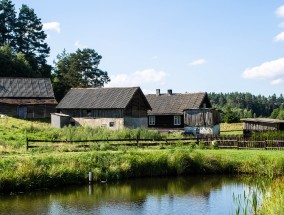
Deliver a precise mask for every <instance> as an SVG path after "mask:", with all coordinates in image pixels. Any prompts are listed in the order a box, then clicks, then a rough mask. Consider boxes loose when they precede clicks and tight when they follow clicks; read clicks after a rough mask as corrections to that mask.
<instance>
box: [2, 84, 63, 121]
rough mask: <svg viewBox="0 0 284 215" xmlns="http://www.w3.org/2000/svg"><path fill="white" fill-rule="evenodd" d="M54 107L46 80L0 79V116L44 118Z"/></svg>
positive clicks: (49, 85) (52, 95)
mask: <svg viewBox="0 0 284 215" xmlns="http://www.w3.org/2000/svg"><path fill="white" fill-rule="evenodd" d="M56 105H57V102H56V100H55V98H54V93H53V89H52V85H51V81H50V79H48V78H0V114H5V115H9V116H14V117H19V118H23V119H26V118H46V117H50V113H52V112H54V111H55V107H56Z"/></svg>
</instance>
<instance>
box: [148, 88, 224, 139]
mask: <svg viewBox="0 0 284 215" xmlns="http://www.w3.org/2000/svg"><path fill="white" fill-rule="evenodd" d="M146 98H147V100H148V101H149V103H150V105H151V107H152V110H149V111H148V126H149V128H155V129H168V130H185V132H188V133H192V134H194V135H197V134H199V132H200V133H204V132H206V133H208V134H213V133H214V134H218V133H219V132H220V125H219V123H220V113H219V111H217V110H215V109H212V106H211V103H210V101H209V98H208V95H207V93H206V92H201V93H173V92H172V90H168V91H167V93H164V94H162V93H160V89H157V90H156V94H149V95H146Z"/></svg>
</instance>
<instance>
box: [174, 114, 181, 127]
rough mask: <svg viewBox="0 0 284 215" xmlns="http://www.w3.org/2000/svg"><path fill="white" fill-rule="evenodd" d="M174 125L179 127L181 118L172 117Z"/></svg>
mask: <svg viewBox="0 0 284 215" xmlns="http://www.w3.org/2000/svg"><path fill="white" fill-rule="evenodd" d="M174 125H181V116H174Z"/></svg>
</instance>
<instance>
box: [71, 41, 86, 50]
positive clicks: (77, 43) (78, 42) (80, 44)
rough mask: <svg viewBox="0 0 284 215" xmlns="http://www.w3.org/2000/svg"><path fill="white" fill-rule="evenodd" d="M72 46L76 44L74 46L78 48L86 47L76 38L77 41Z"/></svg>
mask: <svg viewBox="0 0 284 215" xmlns="http://www.w3.org/2000/svg"><path fill="white" fill-rule="evenodd" d="M74 46H76V47H77V48H79V49H83V48H87V46H86V45H83V44H82V43H81V42H80V41H79V40H77V41H76V42H75V43H74Z"/></svg>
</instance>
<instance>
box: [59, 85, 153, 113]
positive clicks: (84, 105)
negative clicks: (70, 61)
mask: <svg viewBox="0 0 284 215" xmlns="http://www.w3.org/2000/svg"><path fill="white" fill-rule="evenodd" d="M136 91H140V92H141V93H142V94H143V92H142V91H141V89H140V88H139V87H125V88H122V87H121V88H72V89H71V90H70V91H69V92H68V93H67V94H66V95H65V97H64V98H63V99H62V100H61V101H60V103H59V104H58V105H57V107H56V108H58V109H124V108H126V107H127V105H128V104H129V102H130V101H131V99H132V97H133V96H134V94H135V93H136ZM143 96H144V94H143ZM144 97H145V96H144ZM145 102H146V104H147V105H149V103H148V101H147V99H146V98H145ZM150 108H151V107H150V105H149V109H150Z"/></svg>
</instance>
